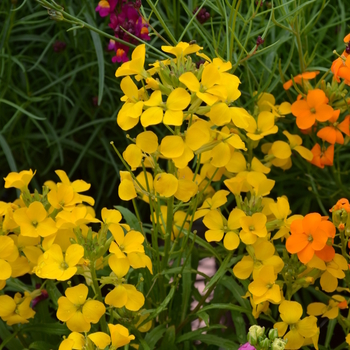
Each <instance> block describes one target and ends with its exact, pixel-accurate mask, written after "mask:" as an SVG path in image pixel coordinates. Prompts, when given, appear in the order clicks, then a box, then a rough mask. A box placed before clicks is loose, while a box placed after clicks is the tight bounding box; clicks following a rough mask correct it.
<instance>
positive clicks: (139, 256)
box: [109, 224, 152, 273]
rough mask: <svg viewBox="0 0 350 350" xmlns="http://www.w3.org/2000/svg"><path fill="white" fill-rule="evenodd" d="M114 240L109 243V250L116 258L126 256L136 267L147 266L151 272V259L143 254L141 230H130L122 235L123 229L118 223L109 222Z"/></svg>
mask: <svg viewBox="0 0 350 350" xmlns="http://www.w3.org/2000/svg"><path fill="white" fill-rule="evenodd" d="M109 230H110V231H111V233H112V235H113V237H114V239H115V242H112V243H111V246H110V248H109V251H110V252H111V253H114V254H115V255H116V256H117V258H119V259H120V258H127V259H128V261H129V264H130V265H131V266H132V267H133V268H134V269H138V268H141V267H147V268H148V270H149V271H150V272H151V273H152V262H151V259H150V258H149V257H148V256H147V255H146V254H145V248H144V246H143V242H144V240H145V238H144V236H143V235H142V233H141V232H138V231H134V230H131V231H129V232H128V233H127V234H126V235H125V236H124V231H123V229H122V227H121V226H120V225H115V224H111V225H110V226H109Z"/></svg>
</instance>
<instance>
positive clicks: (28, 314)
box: [0, 292, 35, 326]
mask: <svg viewBox="0 0 350 350" xmlns="http://www.w3.org/2000/svg"><path fill="white" fill-rule="evenodd" d="M31 301H32V298H31V296H30V294H29V293H28V292H25V293H24V296H23V297H22V296H21V294H20V293H16V294H15V296H14V298H13V299H12V298H11V297H9V296H8V295H1V296H0V317H1V318H2V319H3V321H5V322H6V323H7V325H9V326H12V325H13V324H17V323H28V322H29V321H28V319H29V318H33V317H34V315H35V311H34V310H32V309H31V307H30V302H31Z"/></svg>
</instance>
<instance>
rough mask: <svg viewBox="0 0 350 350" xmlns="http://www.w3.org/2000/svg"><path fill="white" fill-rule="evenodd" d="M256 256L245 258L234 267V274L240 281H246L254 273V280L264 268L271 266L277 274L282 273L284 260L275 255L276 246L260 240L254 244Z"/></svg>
mask: <svg viewBox="0 0 350 350" xmlns="http://www.w3.org/2000/svg"><path fill="white" fill-rule="evenodd" d="M253 248H254V256H253V257H251V256H249V255H248V256H244V257H243V258H242V260H241V261H240V262H238V263H237V264H236V265H235V266H234V267H233V273H234V274H235V276H236V277H237V278H239V279H242V280H245V279H247V278H249V276H250V275H251V273H253V278H257V276H258V274H259V272H260V270H261V269H262V268H263V266H267V265H271V266H273V268H274V272H275V274H278V273H279V272H281V271H282V269H283V266H284V263H283V260H282V259H281V258H280V257H279V256H278V255H275V246H274V245H273V244H272V243H271V242H269V241H266V240H265V239H263V238H258V239H257V241H256V242H255V243H254V244H253Z"/></svg>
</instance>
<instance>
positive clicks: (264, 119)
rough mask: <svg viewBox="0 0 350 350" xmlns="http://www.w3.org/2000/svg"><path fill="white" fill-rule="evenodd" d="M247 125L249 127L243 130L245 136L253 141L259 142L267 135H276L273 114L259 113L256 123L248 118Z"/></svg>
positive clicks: (276, 129) (251, 118) (276, 128)
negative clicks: (245, 132) (245, 133)
mask: <svg viewBox="0 0 350 350" xmlns="http://www.w3.org/2000/svg"><path fill="white" fill-rule="evenodd" d="M248 123H249V126H248V127H247V128H245V129H246V131H247V136H248V137H249V138H250V139H251V140H253V141H257V140H260V139H262V138H263V137H264V136H267V135H271V134H276V133H277V131H278V127H277V125H275V118H274V116H273V114H272V113H270V112H267V111H263V112H260V113H259V115H258V121H257V122H256V121H255V119H254V118H253V117H250V118H249V119H248Z"/></svg>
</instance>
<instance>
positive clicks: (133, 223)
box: [114, 205, 141, 232]
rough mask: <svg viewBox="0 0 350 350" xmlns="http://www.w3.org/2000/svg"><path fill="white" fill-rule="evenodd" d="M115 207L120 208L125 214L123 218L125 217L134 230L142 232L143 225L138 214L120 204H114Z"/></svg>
mask: <svg viewBox="0 0 350 350" xmlns="http://www.w3.org/2000/svg"><path fill="white" fill-rule="evenodd" d="M114 208H115V209H117V210H119V211H120V212H121V214H122V215H123V218H124V219H125V221H126V223H127V224H128V225H129V226H130V227H131V228H132V229H134V230H136V231H140V232H141V226H140V224H139V220H138V219H137V217H136V215H135V214H134V213H132V212H131V211H130V210H129V209H127V208H124V207H122V206H120V205H116V206H114Z"/></svg>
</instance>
